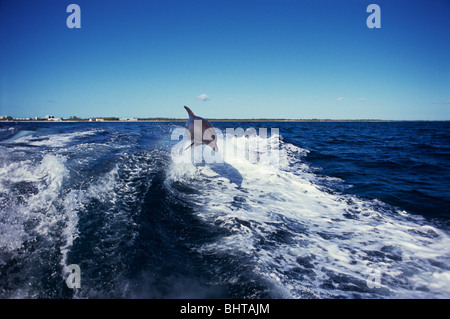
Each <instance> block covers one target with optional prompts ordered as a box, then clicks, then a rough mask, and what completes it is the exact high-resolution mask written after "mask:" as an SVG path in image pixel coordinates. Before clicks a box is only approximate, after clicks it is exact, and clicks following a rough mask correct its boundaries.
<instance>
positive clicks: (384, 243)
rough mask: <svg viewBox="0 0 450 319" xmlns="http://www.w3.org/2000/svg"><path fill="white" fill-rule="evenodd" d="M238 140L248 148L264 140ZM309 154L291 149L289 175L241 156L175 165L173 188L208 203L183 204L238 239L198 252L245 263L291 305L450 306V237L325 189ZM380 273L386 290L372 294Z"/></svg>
mask: <svg viewBox="0 0 450 319" xmlns="http://www.w3.org/2000/svg"><path fill="white" fill-rule="evenodd" d="M233 138H234V139H235V141H234V143H235V145H238V147H246V146H244V145H245V144H247V143H249V142H250V143H252V142H255V139H257V138H258V137H251V138H248V137H233ZM252 139H253V140H252ZM202 147H203V148H204V147H205V146H202ZM202 147H198V148H199V149H201V148H202ZM219 150H220V146H219ZM194 152H195V151H194ZM219 152H220V151H219ZM307 153H308V152H307V151H306V150H304V149H301V148H298V147H296V146H294V145H291V144H287V143H282V144H281V147H280V152H279V164H280V165H271V162H270V161H260V162H252V161H251V160H249V159H248V158H242V157H237V156H236V157H233V156H228V157H227V160H226V161H225V163H223V164H216V166H214V165H204V164H197V165H194V164H192V163H190V164H189V163H186V161H185V160H183V161H177V160H176V158H175V160H174V162H173V164H172V166H171V169H170V171H169V179H168V182H171V181H175V180H176V181H181V182H186V181H188V182H189V183H190V185H195V187H196V188H197V190H198V191H199V192H200V194H185V195H184V196H189V197H192V201H195V202H196V203H198V206H197V207H199V208H198V211H197V214H198V216H199V217H200V218H202V219H203V220H204V221H205V222H207V223H210V224H211V225H216V226H217V225H218V226H220V227H222V228H224V229H227V230H228V231H229V234H228V235H226V236H223V237H222V238H221V239H220V240H218V241H217V242H214V243H209V244H206V245H204V246H202V247H201V248H199V252H201V253H208V254H209V253H218V252H222V253H227V254H231V255H236V256H246V257H247V258H248V261H249V263H251V264H253V266H252V267H253V272H254V273H255V274H256V275H258V276H261V277H262V278H265V279H266V280H267V281H268V282H270V283H271V284H272V285H274V286H275V287H277V289H278V290H279V293H280V294H281V295H282V296H284V297H288V298H298V297H323V298H326V297H337V296H344V297H352V296H358V295H359V296H363V297H385V298H389V297H395V298H397V297H400V298H422V297H433V298H435V297H438V298H439V297H440V298H448V297H450V285H449V284H450V282H449V280H448V278H449V275H450V273H449V271H448V267H445V266H442V265H448V264H449V261H450V237H449V234H448V233H446V232H445V231H443V230H440V229H438V228H437V227H435V226H433V225H431V224H429V223H428V222H426V221H425V220H424V219H423V218H421V217H419V216H412V215H409V214H408V213H406V212H404V211H402V212H397V211H395V210H394V209H393V208H392V207H389V206H388V205H386V204H384V203H381V202H379V201H376V200H373V201H371V200H365V199H361V198H358V197H356V196H350V195H344V194H341V193H339V192H337V191H333V190H331V189H328V188H325V187H323V186H319V184H317V183H316V182H317V179H318V177H317V176H316V175H315V174H313V173H312V172H311V170H310V169H309V167H308V165H306V164H305V163H303V162H302V160H301V159H302V156H304V155H306V154H307ZM178 154H179V155H178V156H184V157H188V158H189V157H190V158H192V157H191V156H192V155H191V153H190V152H183V153H181V154H180V153H178ZM228 155H230V154H228ZM217 165H222V169H218V168H217ZM233 172H234V173H233ZM236 172H237V173H236ZM236 175H239V176H240V178H238V180H239V182H238V183H237V182H236V178H235V177H236ZM330 182H331V183H333V180H331V181H330ZM440 265H441V266H440ZM374 270H376V272H373V271H374ZM373 273H375V274H379V278H377V280H378V282H379V285H378V286H376V287H372V288H370V287H369V286H370V285H368V284H367V282H368V280H369V279H370V278H371V277H370V276H373V275H371V274H373Z"/></svg>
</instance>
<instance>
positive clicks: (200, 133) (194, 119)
mask: <svg viewBox="0 0 450 319" xmlns="http://www.w3.org/2000/svg"><path fill="white" fill-rule="evenodd" d="M184 108H185V109H186V111H187V112H188V114H189V120H188V121H187V122H186V126H185V127H186V133H187V135H188V137H190V140H191V141H192V143H191V145H189V146H188V147H186V149H185V150H187V149H188V148H189V147H192V146H197V145H202V144H206V145H208V146H209V147H211V148H212V149H213V150H214V151H215V152H218V151H219V148H218V147H217V144H216V141H217V134H216V131H214V128H213V127H212V125H211V124H210V123H209V122H208V121H207V120H205V119H204V118H202V117H200V116H196V115H194V112H192V111H191V109H190V108H188V107H187V106H185V107H184Z"/></svg>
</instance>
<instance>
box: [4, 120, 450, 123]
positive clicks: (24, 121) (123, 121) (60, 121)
mask: <svg viewBox="0 0 450 319" xmlns="http://www.w3.org/2000/svg"><path fill="white" fill-rule="evenodd" d="M208 120H209V121H210V122H331V123H345V122H449V120H377V119H361V120H351V119H347V120H334V119H208ZM186 121H187V119H136V120H97V121H95V120H94V121H90V120H88V119H81V120H69V119H68V120H44V119H39V120H31V119H30V120H26V119H13V120H0V123H15V122H20V123H136V122H186Z"/></svg>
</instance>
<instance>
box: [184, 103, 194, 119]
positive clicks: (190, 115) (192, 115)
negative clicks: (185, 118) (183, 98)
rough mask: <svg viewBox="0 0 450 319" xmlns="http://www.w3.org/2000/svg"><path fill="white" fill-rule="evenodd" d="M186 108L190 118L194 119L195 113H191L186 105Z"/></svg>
mask: <svg viewBox="0 0 450 319" xmlns="http://www.w3.org/2000/svg"><path fill="white" fill-rule="evenodd" d="M184 108H185V109H186V111H187V112H188V114H189V117H194V116H195V115H194V112H192V111H191V109H190V108H188V107H187V106H186V105H185V106H184Z"/></svg>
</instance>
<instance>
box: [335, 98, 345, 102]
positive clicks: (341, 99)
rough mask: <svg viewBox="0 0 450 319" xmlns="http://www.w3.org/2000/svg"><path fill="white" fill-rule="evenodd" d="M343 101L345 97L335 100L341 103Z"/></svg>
mask: <svg viewBox="0 0 450 319" xmlns="http://www.w3.org/2000/svg"><path fill="white" fill-rule="evenodd" d="M343 100H345V97H338V98H337V99H336V101H339V102H340V101H343Z"/></svg>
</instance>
